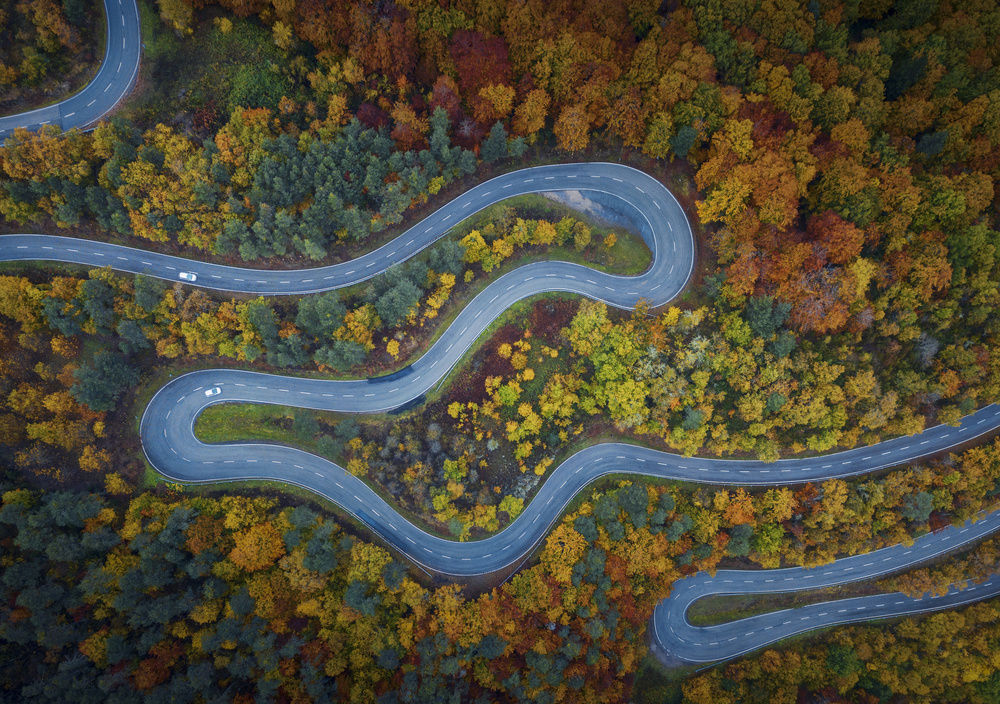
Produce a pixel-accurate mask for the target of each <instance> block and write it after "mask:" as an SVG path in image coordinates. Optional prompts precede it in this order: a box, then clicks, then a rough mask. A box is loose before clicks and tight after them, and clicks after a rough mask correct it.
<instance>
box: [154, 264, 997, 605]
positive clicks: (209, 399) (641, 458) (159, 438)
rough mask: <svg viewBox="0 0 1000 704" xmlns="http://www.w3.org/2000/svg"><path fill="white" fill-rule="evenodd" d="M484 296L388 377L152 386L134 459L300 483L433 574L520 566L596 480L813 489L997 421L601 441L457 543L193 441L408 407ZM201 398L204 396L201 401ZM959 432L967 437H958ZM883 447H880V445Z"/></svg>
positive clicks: (299, 466) (467, 338)
mask: <svg viewBox="0 0 1000 704" xmlns="http://www.w3.org/2000/svg"><path fill="white" fill-rule="evenodd" d="M501 282H503V279H500V281H499V282H498V283H501ZM492 288H493V287H490V288H488V289H486V291H484V292H483V293H481V294H480V296H479V297H478V298H477V299H475V300H473V302H472V303H470V304H469V306H468V307H467V308H466V309H465V310H464V311H463V312H462V313H461V314H460V315H459V317H458V318H457V319H456V321H455V322H454V323H453V324H452V325H451V326H450V327H449V328H448V330H446V331H445V332H444V333H443V335H442V336H441V338H439V340H438V341H437V342H436V343H435V345H434V346H433V347H431V349H430V350H429V351H428V352H427V353H426V354H425V355H424V356H423V357H422V358H421V359H419V360H417V361H416V362H414V363H413V364H412V365H410V366H409V367H407V368H406V369H404V370H403V371H401V372H397V373H396V374H392V375H390V376H386V377H379V378H375V379H364V380H355V381H326V380H317V379H308V378H300V377H284V376H275V375H269V374H260V373H256V372H246V371H237V370H219V369H217V370H205V371H197V372H191V373H189V374H185V375H183V376H180V377H178V378H176V379H174V380H173V381H171V382H169V383H168V384H166V385H165V386H163V387H162V388H161V389H160V390H159V391H158V392H157V394H156V395H155V396H154V397H153V399H152V400H151V401H150V403H149V405H148V406H147V407H146V411H145V413H144V415H143V418H142V424H141V430H140V432H141V435H142V443H143V449H144V451H145V453H146V457H147V458H148V459H149V461H150V463H151V464H152V465H153V466H154V467H156V468H157V469H158V470H159V471H160V472H162V473H163V474H165V475H166V476H168V477H170V478H172V479H176V480H178V481H184V482H216V481H232V480H248V479H274V480H277V481H285V482H289V483H292V484H296V485H299V486H302V487H306V488H308V489H311V490H313V491H315V492H316V493H318V494H321V495H322V496H325V497H327V498H329V499H330V500H332V501H334V502H336V503H337V504H339V505H341V506H343V507H344V508H345V509H346V510H347V511H349V512H350V513H352V514H354V515H355V516H357V517H358V518H360V519H361V520H363V521H364V522H365V523H367V524H368V525H369V527H371V528H372V530H374V531H375V532H376V533H378V534H379V535H381V536H382V537H383V538H384V539H385V540H386V541H387V542H389V543H390V544H391V545H392V546H393V547H395V548H397V549H398V550H400V551H401V552H403V553H404V554H406V555H407V556H409V557H410V558H412V559H413V560H414V561H415V562H417V563H419V564H420V565H422V566H423V567H425V568H427V569H429V570H434V571H437V572H440V573H443V574H449V575H456V576H473V575H478V574H484V573H489V572H493V571H495V570H499V569H502V568H504V567H507V566H509V565H511V564H514V563H516V562H518V561H519V560H521V559H523V558H524V556H525V555H526V554H528V553H529V552H530V551H531V550H532V548H533V547H534V546H535V545H536V544H537V543H538V542H539V541H540V540H542V539H543V538H544V537H545V535H546V533H547V532H548V528H549V526H550V525H551V524H552V522H553V521H555V520H556V519H557V518H558V517H559V515H560V514H561V512H562V510H563V509H564V508H565V507H566V505H567V504H568V503H569V502H570V501H571V500H572V499H573V497H574V496H575V495H576V494H577V493H578V492H580V491H581V490H583V489H584V488H585V487H586V486H587V485H588V484H590V483H591V482H593V481H594V480H596V479H598V478H600V477H603V476H606V475H608V474H642V475H647V476H655V477H659V478H663V479H679V480H685V481H696V482H703V483H711V484H757V485H762V484H763V485H776V484H782V483H798V482H805V481H822V480H824V479H828V478H832V477H844V476H850V475H852V474H860V473H865V472H870V471H873V470H876V469H879V468H882V467H887V466H893V465H897V464H900V463H901V462H905V461H906V459H904V458H908V459H912V458H913V457H914V456H915V455H911V454H910V453H911V452H914V450H913V448H920V450H919V452H920V453H922V454H930V453H934V452H939V451H941V450H945V449H947V448H949V447H951V446H954V445H955V444H957V443H964V442H966V441H967V440H970V439H972V438H974V437H976V435H977V434H982V433H985V432H989V431H990V430H993V429H995V428H996V427H997V425H998V424H1000V408H998V407H996V406H988V407H986V408H983V409H981V410H979V411H977V412H976V413H974V414H972V415H970V416H967V417H966V418H964V419H963V421H962V425H961V426H960V427H957V428H956V427H951V426H937V427H935V428H931V429H929V430H927V431H925V432H924V433H923V434H921V435H914V436H911V437H908V438H899V439H895V440H891V441H889V442H886V443H883V444H881V445H873V446H869V447H864V448H857V449H854V450H850V451H847V452H842V453H839V454H837V455H829V456H825V457H823V456H820V457H812V458H806V459H795V460H782V461H781V462H780V463H771V464H766V463H762V462H745V461H740V460H718V459H700V458H690V457H683V456H680V455H675V454H671V453H667V452H660V451H657V450H651V449H648V448H642V447H637V446H634V445H626V444H621V443H602V444H600V445H594V446H592V447H588V448H586V449H584V450H581V451H580V452H577V453H576V454H574V455H572V456H571V457H569V458H568V459H566V460H565V461H564V462H563V463H562V464H560V465H559V466H558V467H557V468H556V469H555V470H553V472H552V474H551V475H550V476H549V477H548V479H547V480H546V481H545V483H544V484H542V486H541V487H539V489H538V492H537V494H536V495H535V497H534V498H533V499H532V500H531V502H530V503H529V504H528V505H527V506H526V507H525V509H524V512H523V513H522V514H521V515H520V516H519V517H518V518H517V520H515V521H514V522H512V523H511V524H510V525H509V526H508V527H507V528H506V529H505V530H503V531H502V532H500V533H498V534H497V535H494V536H492V537H490V538H487V539H484V540H480V541H477V542H468V543H457V542H454V541H451V540H445V539H442V538H438V537H435V536H432V535H429V534H427V533H425V532H424V531H422V530H420V529H419V528H417V527H416V526H414V525H412V524H411V523H409V522H408V521H406V520H405V519H404V518H402V517H401V516H400V515H399V514H398V513H396V511H395V510H394V509H393V508H392V507H391V506H389V505H388V504H387V503H386V502H385V501H383V500H382V499H381V498H379V497H378V495H377V494H375V493H374V492H373V491H372V490H371V489H369V488H368V486H367V485H366V484H364V482H362V481H361V480H359V479H358V478H357V477H353V476H351V475H350V474H348V473H347V472H346V471H345V470H344V469H342V468H341V467H340V466H338V465H336V464H334V463H332V462H329V461H327V460H325V459H323V458H320V457H317V456H315V455H311V454H309V453H306V452H302V451H300V450H296V449H293V448H288V447H282V446H278V445H271V444H246V443H239V444H216V445H208V444H204V443H201V442H200V441H199V440H198V439H197V438H196V437H195V435H194V422H195V420H196V418H197V417H198V415H199V414H200V413H201V411H202V410H204V409H205V408H206V407H207V406H209V405H212V404H216V403H233V402H236V403H271V404H280V405H286V406H295V407H300V408H313V409H322V410H331V411H340V412H353V413H373V412H378V411H383V410H387V409H392V408H396V407H399V406H401V405H403V404H406V403H408V402H411V401H414V400H419V399H420V397H421V396H422V395H423V394H424V393H425V392H426V391H428V390H429V389H430V388H432V387H433V386H434V385H435V384H436V383H437V382H438V381H439V380H440V379H441V377H442V376H443V375H444V374H446V373H447V372H448V370H449V369H450V368H451V366H452V365H454V364H456V363H457V362H458V361H459V359H460V358H461V356H462V354H463V353H464V350H465V349H466V347H467V346H468V345H469V344H471V342H472V341H473V340H474V339H475V336H476V335H478V333H479V331H481V330H482V329H483V327H485V325H486V324H487V323H488V321H487V323H480V324H477V321H476V311H477V307H478V304H477V301H479V300H480V299H483V298H485V299H486V300H489V297H491V296H492V295H493V294H492V293H491V289H492ZM483 317H485V316H480V319H482V318H483ZM466 326H468V327H466ZM215 389H219V391H218V393H214V390H215ZM209 391H213V394H212V395H206V392H209ZM963 429H965V430H967V432H960V431H962V430H963ZM902 443H906V444H902ZM887 447H888V448H890V449H884V448H887ZM831 458H836V460H835V461H831ZM744 468H748V469H744ZM744 472H747V473H746V474H744ZM807 586H808V585H807Z"/></svg>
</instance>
